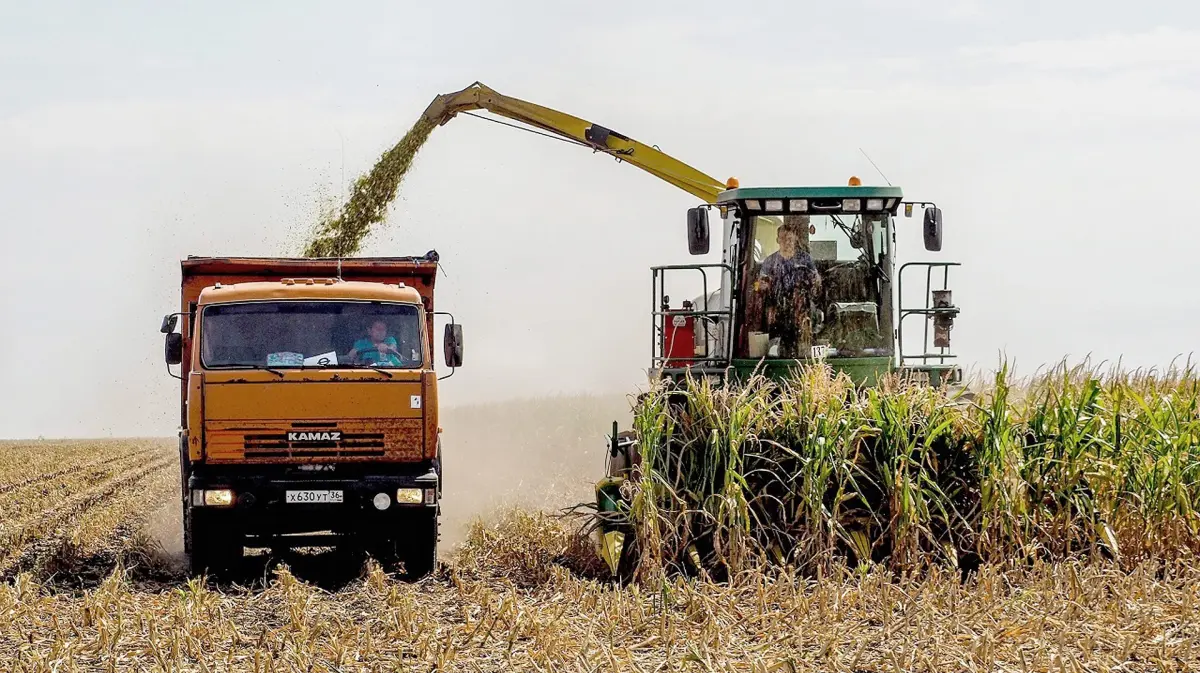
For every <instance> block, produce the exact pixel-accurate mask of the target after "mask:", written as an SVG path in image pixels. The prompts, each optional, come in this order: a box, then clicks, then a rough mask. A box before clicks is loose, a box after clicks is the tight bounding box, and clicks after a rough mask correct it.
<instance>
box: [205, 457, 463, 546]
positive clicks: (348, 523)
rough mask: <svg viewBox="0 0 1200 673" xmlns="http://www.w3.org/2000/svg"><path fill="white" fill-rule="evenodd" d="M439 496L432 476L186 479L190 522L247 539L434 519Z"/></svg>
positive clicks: (216, 476) (219, 476)
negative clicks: (201, 521) (226, 529)
mask: <svg viewBox="0 0 1200 673" xmlns="http://www.w3.org/2000/svg"><path fill="white" fill-rule="evenodd" d="M440 490H441V489H440V485H439V483H438V475H437V473H436V472H434V471H433V470H429V471H428V472H424V473H417V474H360V475H355V476H353V477H346V478H339V477H335V476H333V475H328V476H325V475H321V476H318V475H312V476H309V475H304V476H297V475H282V474H280V475H252V474H244V473H243V474H238V473H219V472H218V473H209V474H196V473H193V474H192V475H190V476H189V477H188V491H187V497H188V504H189V505H190V506H191V508H192V511H193V516H197V517H200V518H202V519H207V520H209V521H219V522H222V523H223V524H224V525H226V526H228V527H230V528H237V529H238V530H240V531H241V532H242V533H246V534H251V535H254V534H288V533H308V532H315V531H333V532H336V533H351V532H355V531H359V530H362V529H364V528H371V527H374V526H377V525H380V524H384V525H386V524H388V523H403V522H406V521H411V520H414V519H417V518H426V517H433V516H436V515H437V512H438V505H439V500H440V495H441V494H440ZM289 494H290V497H289Z"/></svg>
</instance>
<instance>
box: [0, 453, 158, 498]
mask: <svg viewBox="0 0 1200 673" xmlns="http://www.w3.org/2000/svg"><path fill="white" fill-rule="evenodd" d="M144 453H155V451H154V450H153V449H137V450H134V451H127V452H125V453H122V454H118V455H115V456H102V457H100V458H97V459H95V460H90V461H88V462H86V463H82V464H79V465H72V466H71V467H65V468H63V469H61V470H55V471H53V472H43V473H42V474H37V475H34V476H32V477H28V478H26V479H22V480H21V481H17V482H13V483H11V484H0V495H4V494H5V493H11V492H12V491H15V490H17V489H20V488H25V487H27V486H33V485H36V484H40V483H42V482H46V481H52V480H54V479H58V478H59V477H62V476H64V475H68V474H71V473H72V472H78V471H80V470H90V469H92V468H94V467H98V466H100V465H103V464H105V463H112V462H117V461H124V460H127V459H129V458H133V457H135V456H138V455H141V454H144Z"/></svg>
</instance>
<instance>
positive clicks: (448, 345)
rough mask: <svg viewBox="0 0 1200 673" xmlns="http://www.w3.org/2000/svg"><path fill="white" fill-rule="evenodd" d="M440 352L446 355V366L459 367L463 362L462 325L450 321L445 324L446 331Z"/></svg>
mask: <svg viewBox="0 0 1200 673" xmlns="http://www.w3.org/2000/svg"><path fill="white" fill-rule="evenodd" d="M442 352H443V355H445V357H446V366H447V367H451V368H454V367H461V366H462V363H463V331H462V325H459V324H457V323H451V324H449V325H446V333H445V337H444V339H443V342H442Z"/></svg>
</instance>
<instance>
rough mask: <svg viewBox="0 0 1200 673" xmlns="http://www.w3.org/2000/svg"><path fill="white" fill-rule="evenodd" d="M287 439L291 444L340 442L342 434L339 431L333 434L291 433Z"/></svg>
mask: <svg viewBox="0 0 1200 673" xmlns="http://www.w3.org/2000/svg"><path fill="white" fill-rule="evenodd" d="M287 438H288V441H289V442H340V441H341V440H342V433H341V432H340V431H337V430H334V431H332V432H289V433H288V434H287Z"/></svg>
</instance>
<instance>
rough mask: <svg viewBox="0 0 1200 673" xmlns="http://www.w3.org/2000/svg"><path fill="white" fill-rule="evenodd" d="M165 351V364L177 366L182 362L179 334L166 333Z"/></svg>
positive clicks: (180, 336)
mask: <svg viewBox="0 0 1200 673" xmlns="http://www.w3.org/2000/svg"><path fill="white" fill-rule="evenodd" d="M165 350H166V357H167V364H169V365H177V364H179V363H180V362H183V335H182V334H180V333H179V332H168V333H167V337H166V348H165Z"/></svg>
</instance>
